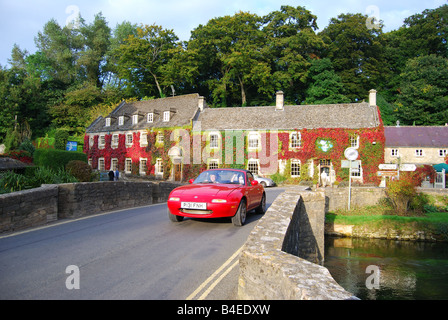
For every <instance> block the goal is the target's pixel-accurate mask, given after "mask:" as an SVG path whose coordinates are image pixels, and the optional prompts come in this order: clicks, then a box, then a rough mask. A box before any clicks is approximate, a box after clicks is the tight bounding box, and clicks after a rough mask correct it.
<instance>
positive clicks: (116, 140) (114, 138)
mask: <svg viewBox="0 0 448 320" xmlns="http://www.w3.org/2000/svg"><path fill="white" fill-rule="evenodd" d="M119 143H120V137H119V135H118V133H114V134H113V135H112V140H111V142H110V146H111V147H113V148H114V147H115V148H116V147H118V144H119Z"/></svg>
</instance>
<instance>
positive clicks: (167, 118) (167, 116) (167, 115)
mask: <svg viewBox="0 0 448 320" xmlns="http://www.w3.org/2000/svg"><path fill="white" fill-rule="evenodd" d="M163 121H164V122H168V121H170V112H169V111H164V112H163Z"/></svg>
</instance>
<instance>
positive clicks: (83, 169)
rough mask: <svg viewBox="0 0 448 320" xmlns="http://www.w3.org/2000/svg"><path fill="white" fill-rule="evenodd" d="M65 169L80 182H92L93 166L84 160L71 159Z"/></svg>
mask: <svg viewBox="0 0 448 320" xmlns="http://www.w3.org/2000/svg"><path fill="white" fill-rule="evenodd" d="M65 170H66V171H67V172H68V173H70V174H71V175H72V176H74V177H75V178H76V179H78V181H80V182H90V181H91V179H92V168H91V167H90V166H89V165H88V164H87V163H86V162H84V161H80V160H71V161H69V162H68V163H67V165H66V166H65Z"/></svg>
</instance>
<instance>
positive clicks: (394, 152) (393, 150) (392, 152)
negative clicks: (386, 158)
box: [390, 149, 400, 157]
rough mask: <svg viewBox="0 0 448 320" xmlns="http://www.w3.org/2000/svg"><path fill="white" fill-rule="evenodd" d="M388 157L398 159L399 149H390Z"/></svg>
mask: <svg viewBox="0 0 448 320" xmlns="http://www.w3.org/2000/svg"><path fill="white" fill-rule="evenodd" d="M390 156H391V157H399V156H400V150H399V149H391V150H390Z"/></svg>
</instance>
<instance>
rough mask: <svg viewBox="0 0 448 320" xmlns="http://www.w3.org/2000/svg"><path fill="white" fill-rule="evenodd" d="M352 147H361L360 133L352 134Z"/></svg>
mask: <svg viewBox="0 0 448 320" xmlns="http://www.w3.org/2000/svg"><path fill="white" fill-rule="evenodd" d="M349 140H350V147H352V148H355V149H358V148H359V135H355V134H353V135H350V138H349Z"/></svg>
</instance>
